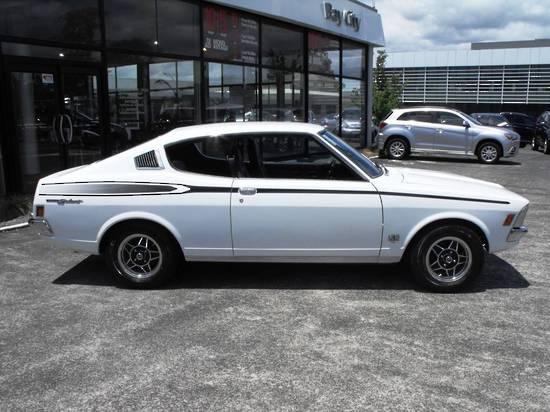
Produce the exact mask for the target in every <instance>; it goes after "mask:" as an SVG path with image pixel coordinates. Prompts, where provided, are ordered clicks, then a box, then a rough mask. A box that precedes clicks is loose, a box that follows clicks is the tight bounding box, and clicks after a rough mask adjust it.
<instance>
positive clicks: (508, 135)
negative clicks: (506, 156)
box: [504, 133, 519, 140]
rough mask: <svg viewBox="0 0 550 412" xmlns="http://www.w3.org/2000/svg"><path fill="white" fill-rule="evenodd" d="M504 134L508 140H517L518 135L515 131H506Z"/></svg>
mask: <svg viewBox="0 0 550 412" xmlns="http://www.w3.org/2000/svg"><path fill="white" fill-rule="evenodd" d="M504 136H506V137H507V138H508V140H518V138H519V136H518V135H517V134H515V133H506V134H505V135H504Z"/></svg>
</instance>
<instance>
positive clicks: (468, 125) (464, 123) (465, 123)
mask: <svg viewBox="0 0 550 412" xmlns="http://www.w3.org/2000/svg"><path fill="white" fill-rule="evenodd" d="M462 126H464V127H465V128H466V129H469V128H470V123H469V122H467V121H466V120H464V121H463V122H462Z"/></svg>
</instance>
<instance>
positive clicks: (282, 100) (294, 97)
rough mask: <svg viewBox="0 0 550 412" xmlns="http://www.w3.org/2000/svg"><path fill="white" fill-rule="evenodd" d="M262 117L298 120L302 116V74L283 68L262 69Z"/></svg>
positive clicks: (302, 117) (300, 120) (302, 119)
mask: <svg viewBox="0 0 550 412" xmlns="http://www.w3.org/2000/svg"><path fill="white" fill-rule="evenodd" d="M262 103H263V109H262V119H261V120H264V121H287V122H288V121H298V122H303V121H304V119H305V116H304V76H303V74H302V73H295V72H286V71H284V70H272V69H263V70H262Z"/></svg>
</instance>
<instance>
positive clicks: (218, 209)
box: [30, 122, 529, 291]
mask: <svg viewBox="0 0 550 412" xmlns="http://www.w3.org/2000/svg"><path fill="white" fill-rule="evenodd" d="M528 204H529V202H528V201H527V199H525V198H523V197H521V196H519V195H517V194H514V193H512V192H510V191H508V190H507V189H505V188H504V187H502V186H500V185H497V184H494V183H488V182H484V181H481V180H476V179H471V178H467V177H461V176H458V175H453V174H448V173H437V172H431V171H427V170H414V169H402V168H386V167H384V166H381V165H377V164H375V163H373V162H372V161H371V160H369V159H368V158H367V157H366V156H364V155H362V154H361V153H360V152H358V151H356V150H355V149H353V148H352V147H351V146H349V145H348V144H347V143H345V142H344V141H343V140H341V139H340V138H338V137H336V136H335V135H334V134H332V133H330V132H329V131H327V130H326V129H325V128H324V127H322V126H320V125H313V124H304V123H297V122H293V123H277V122H269V123H268V122H265V123H264V122H243V123H224V124H207V125H200V126H190V127H185V128H180V129H175V130H173V131H171V132H169V133H167V134H165V135H163V136H161V137H158V138H156V139H153V140H150V141H148V142H146V143H144V144H142V145H140V146H136V147H133V148H131V149H129V150H127V151H126V152H123V153H120V154H117V155H115V156H112V157H110V158H107V159H105V160H102V161H99V162H96V163H93V164H91V165H88V166H84V167H78V168H74V169H69V170H66V171H63V172H60V173H56V174H53V175H51V176H48V177H45V178H43V179H41V180H40V181H39V183H38V186H37V188H36V193H35V197H34V205H33V213H34V216H32V218H31V220H30V223H32V224H33V225H32V226H34V227H38V228H41V231H42V233H43V234H44V235H46V236H49V238H50V240H52V241H55V242H57V243H59V244H62V245H65V246H68V247H70V248H72V249H78V250H83V251H85V252H88V253H92V254H103V255H105V256H106V261H107V264H108V265H109V267H110V268H111V269H112V272H113V273H114V276H115V277H116V278H117V279H120V280H124V281H126V282H128V283H130V284H131V285H137V286H153V285H158V284H159V283H161V282H163V281H165V280H166V279H167V278H168V277H169V276H171V275H172V274H173V273H174V272H176V271H177V270H183V271H184V270H185V266H181V265H180V263H181V261H182V259H185V260H186V261H189V262H190V261H221V262H242V261H249V262H340V263H342V262H348V263H351V262H354V263H367V262H371V263H385V264H387V263H397V262H400V261H404V262H407V263H408V264H409V265H410V267H411V271H412V274H413V275H414V277H415V278H416V279H417V280H418V281H419V282H420V283H421V284H422V285H424V286H426V287H429V288H432V289H434V290H438V291H449V290H454V289H456V288H458V287H461V286H462V285H464V284H465V283H466V282H469V281H471V280H472V279H473V278H474V277H475V276H476V275H478V274H479V273H480V272H481V269H482V266H483V260H484V256H485V254H486V253H487V252H490V253H492V252H496V251H499V250H504V249H508V248H510V247H512V246H515V245H517V244H518V242H519V240H520V238H521V237H522V235H523V234H524V233H526V232H527V228H526V227H525V226H524V225H523V222H524V219H525V215H526V213H527V208H528Z"/></svg>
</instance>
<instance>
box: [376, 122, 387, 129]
mask: <svg viewBox="0 0 550 412" xmlns="http://www.w3.org/2000/svg"><path fill="white" fill-rule="evenodd" d="M387 125H388V124H387V123H386V122H380V124H379V125H378V129H379V130H382V129H383V128H384V127H386V126H387Z"/></svg>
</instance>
